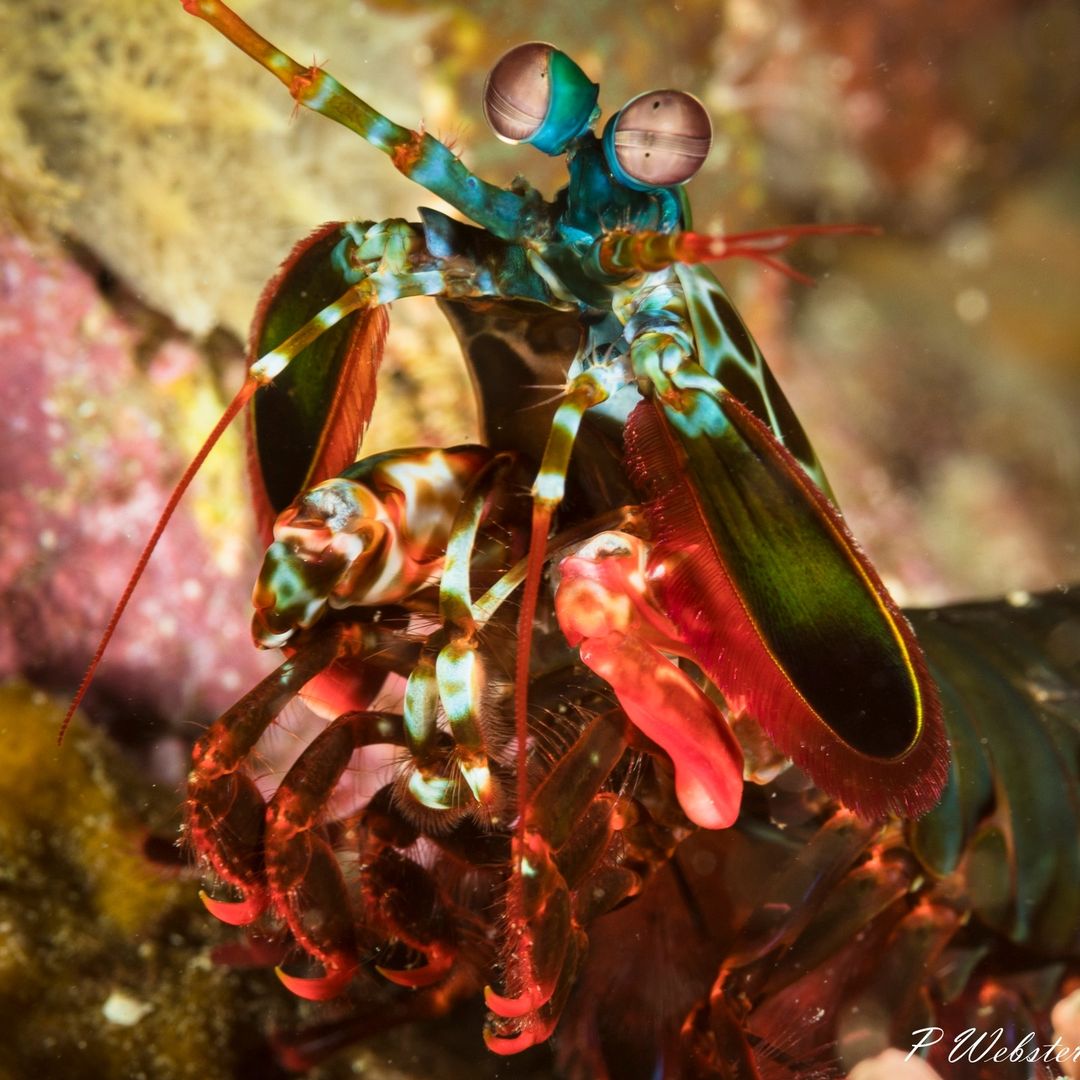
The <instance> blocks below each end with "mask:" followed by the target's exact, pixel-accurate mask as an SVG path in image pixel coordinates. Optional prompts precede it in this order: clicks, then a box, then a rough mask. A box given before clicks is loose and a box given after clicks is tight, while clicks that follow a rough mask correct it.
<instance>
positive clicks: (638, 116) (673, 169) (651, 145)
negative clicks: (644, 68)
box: [604, 90, 712, 189]
mask: <svg viewBox="0 0 1080 1080" xmlns="http://www.w3.org/2000/svg"><path fill="white" fill-rule="evenodd" d="M711 145H712V123H711V121H710V120H709V114H708V113H707V112H706V111H705V106H704V105H702V104H701V102H700V101H698V99H697V98H696V97H694V96H693V95H692V94H686V93H683V91H681V90H652V91H650V92H649V93H647V94H641V95H640V96H639V97H636V98H634V99H633V100H631V101H629V102H628V103H627V104H626V105H624V106H623V107H622V108H621V109H620V110H619V111H618V112H617V113H616V114H615V115H614V116H613V117H612V118H611V120H610V121H609V122H608V125H607V128H606V130H605V131H604V149H605V151H606V152H607V159H608V165H610V166H611V169H612V172H614V173H615V176H616V177H617V178H618V179H619V180H621V181H622V182H623V183H624V184H627V185H629V186H630V187H634V188H642V189H644V188H661V187H671V186H672V185H673V184H685V183H686V181H687V180H689V179H690V177H692V176H693V175H694V173H696V172H697V171H698V169H700V168H701V165H702V162H704V160H705V158H706V157H707V156H708V153H709V147H710V146H711Z"/></svg>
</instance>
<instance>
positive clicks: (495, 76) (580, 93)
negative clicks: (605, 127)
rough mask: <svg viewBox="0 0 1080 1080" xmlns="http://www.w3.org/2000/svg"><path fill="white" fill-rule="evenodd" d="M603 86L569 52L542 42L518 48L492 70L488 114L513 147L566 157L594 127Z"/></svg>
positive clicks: (486, 100)
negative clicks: (523, 145)
mask: <svg viewBox="0 0 1080 1080" xmlns="http://www.w3.org/2000/svg"><path fill="white" fill-rule="evenodd" d="M599 93H600V87H598V86H597V85H596V83H594V82H590V81H589V78H588V76H587V75H586V74H585V72H584V71H582V70H581V68H579V67H578V66H577V64H575V63H574V61H573V60H571V59H570V57H569V56H567V55H566V53H564V52H560V51H559V50H558V49H556V48H555V46H554V45H548V44H546V43H544V42H542V41H530V42H529V43H528V44H526V45H518V46H517V47H516V48H513V49H511V50H510V51H509V52H508V53H506V54H505V55H504V56H503V57H502V59H501V60H499V62H498V63H497V64H496V65H495V66H494V67H493V68H492V69H491V74H490V75H489V76H488V80H487V85H486V86H485V87H484V114H485V115H486V116H487V121H488V123H489V124H490V125H491V129H492V131H494V132H495V134H496V135H497V136H498V137H499V138H500V139H502V140H503V142H508V143H523V142H524V143H529V144H530V145H532V146H535V147H536V148H537V150H542V151H543V152H544V153H545V154H561V153H562V152H563V151H564V150H565V149H566V147H567V145H568V144H569V143H570V142H571V141H572V140H573V139H575V138H577V136H578V135H580V134H581V133H582V132H583V131H585V130H586V129H587V128H588V127H589V125H590V124H591V123H592V121H593V119H594V118H595V116H596V111H597V110H596V99H597V97H598V96H599Z"/></svg>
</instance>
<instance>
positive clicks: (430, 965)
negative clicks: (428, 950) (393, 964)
mask: <svg viewBox="0 0 1080 1080" xmlns="http://www.w3.org/2000/svg"><path fill="white" fill-rule="evenodd" d="M453 966H454V961H453V957H452V956H451V955H450V954H449V953H441V952H440V953H435V954H433V955H432V956H431V957H430V958H429V960H428V962H427V963H426V964H423V965H422V966H421V967H415V968H386V967H379V965H377V964H376V965H375V970H376V971H377V972H378V973H379V974H380V975H381V976H382V977H383V978H384V979H388V980H389V981H390V982H392V983H395V984H396V985H397V986H407V987H408V988H409V989H410V990H419V989H420V988H421V987H424V986H433V985H434V984H435V983H437V982H440V981H441V980H443V979H445V978H446V976H447V975H449V974H450V969H451V968H452V967H453Z"/></svg>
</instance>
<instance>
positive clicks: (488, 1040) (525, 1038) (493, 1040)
mask: <svg viewBox="0 0 1080 1080" xmlns="http://www.w3.org/2000/svg"><path fill="white" fill-rule="evenodd" d="M538 1041H539V1040H537V1038H536V1036H535V1035H533V1033H532V1032H531V1031H530V1030H528V1029H526V1030H525V1031H523V1032H521V1033H520V1034H519V1035H514V1036H512V1037H511V1038H508V1039H504V1038H503V1037H502V1036H501V1035H496V1034H494V1033H493V1032H490V1031H485V1032H484V1045H485V1046H486V1047H487V1048H488V1049H489V1050H490V1051H491V1052H492V1053H493V1054H499V1055H500V1056H502V1057H510V1056H511V1055H512V1054H520V1053H521V1052H522V1050H528V1049H529V1047H531V1046H535V1045H536V1044H537V1042H538Z"/></svg>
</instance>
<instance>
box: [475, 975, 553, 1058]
mask: <svg viewBox="0 0 1080 1080" xmlns="http://www.w3.org/2000/svg"><path fill="white" fill-rule="evenodd" d="M550 1000H551V994H542V993H538V992H537V991H536V990H531V991H527V992H526V993H524V994H520V995H518V996H517V997H503V996H502V994H496V993H495V991H494V990H492V989H491V987H490V986H485V987H484V1004H485V1005H487V1007H488V1008H489V1009H490V1010H491V1011H492V1012H493V1013H494V1014H495V1015H496V1016H501V1017H503V1019H505V1020H516V1019H517V1018H518V1017H521V1016H527V1015H528V1014H529V1013H531V1012H536V1010H537V1009H539V1008H540V1007H541V1006H542V1005H546V1004H547V1003H548V1001H550ZM512 1052H516V1051H512Z"/></svg>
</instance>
